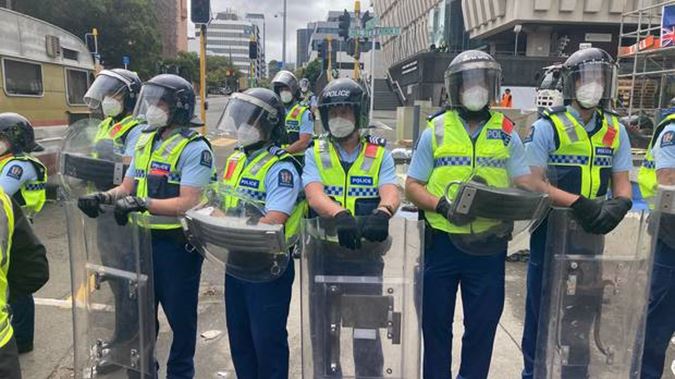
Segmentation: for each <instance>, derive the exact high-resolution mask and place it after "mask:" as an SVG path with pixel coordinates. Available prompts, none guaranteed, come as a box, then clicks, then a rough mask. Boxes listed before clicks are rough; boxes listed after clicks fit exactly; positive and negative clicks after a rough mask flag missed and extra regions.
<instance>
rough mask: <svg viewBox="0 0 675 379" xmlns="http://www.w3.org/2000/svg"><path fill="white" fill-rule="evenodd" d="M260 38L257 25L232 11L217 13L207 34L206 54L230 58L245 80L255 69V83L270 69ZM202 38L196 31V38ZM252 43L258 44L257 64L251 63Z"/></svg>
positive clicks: (255, 62) (255, 61)
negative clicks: (250, 45) (252, 41)
mask: <svg viewBox="0 0 675 379" xmlns="http://www.w3.org/2000/svg"><path fill="white" fill-rule="evenodd" d="M261 34H262V31H261V30H260V29H259V28H258V24H257V23H254V22H251V21H249V20H246V19H243V18H241V17H239V16H238V15H237V14H236V13H235V12H234V11H232V10H227V11H225V12H220V13H217V14H216V16H215V17H214V19H213V20H212V21H211V23H210V24H209V27H208V30H207V32H206V53H207V54H210V55H221V56H225V57H228V58H229V59H230V60H231V61H232V63H233V64H234V66H235V67H237V68H238V69H239V71H240V72H241V73H242V74H244V75H246V76H250V72H251V71H250V70H251V66H253V69H254V73H255V77H256V79H262V78H263V77H264V76H265V73H266V71H267V69H266V67H264V66H265V61H264V60H265V58H264V41H262V35H261ZM199 35H200V31H199V30H196V31H195V37H197V38H198V37H199ZM252 39H253V40H257V41H258V59H256V60H254V61H251V60H250V59H249V51H248V49H249V42H250V41H251V40H252ZM261 41H262V42H263V43H261ZM251 63H253V64H251Z"/></svg>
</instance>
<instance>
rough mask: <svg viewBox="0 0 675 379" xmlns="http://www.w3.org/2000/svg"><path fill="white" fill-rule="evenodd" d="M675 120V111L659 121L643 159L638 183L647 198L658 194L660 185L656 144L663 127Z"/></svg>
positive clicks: (643, 195)
mask: <svg viewBox="0 0 675 379" xmlns="http://www.w3.org/2000/svg"><path fill="white" fill-rule="evenodd" d="M673 122H675V113H671V114H669V115H668V116H666V117H664V118H663V120H661V122H659V125H658V126H657V127H656V129H654V135H653V136H652V139H651V141H650V142H649V147H648V149H647V154H646V155H645V159H644V160H643V161H642V166H641V167H640V171H638V184H639V185H640V193H642V197H643V198H645V199H647V200H648V199H651V198H653V197H654V196H656V192H657V188H658V185H659V183H658V180H657V178H656V163H655V162H654V152H653V149H654V144H655V143H656V140H657V139H658V138H659V135H661V132H663V129H665V128H666V126H667V125H670V123H673Z"/></svg>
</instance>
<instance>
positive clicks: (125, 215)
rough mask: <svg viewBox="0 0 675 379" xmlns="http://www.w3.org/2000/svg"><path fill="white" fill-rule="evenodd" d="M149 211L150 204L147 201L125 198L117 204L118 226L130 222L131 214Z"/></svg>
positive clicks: (134, 197)
mask: <svg viewBox="0 0 675 379" xmlns="http://www.w3.org/2000/svg"><path fill="white" fill-rule="evenodd" d="M147 210H148V203H147V202H146V201H145V199H142V198H140V197H137V196H125V197H123V198H121V199H119V200H117V202H116V203H115V221H117V224H118V225H126V224H127V222H128V221H129V213H132V212H145V211H147Z"/></svg>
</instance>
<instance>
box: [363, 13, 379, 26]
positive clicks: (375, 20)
mask: <svg viewBox="0 0 675 379" xmlns="http://www.w3.org/2000/svg"><path fill="white" fill-rule="evenodd" d="M379 23H380V18H379V17H377V16H373V18H371V19H370V20H368V22H366V29H372V28H375V27H377V24H379Z"/></svg>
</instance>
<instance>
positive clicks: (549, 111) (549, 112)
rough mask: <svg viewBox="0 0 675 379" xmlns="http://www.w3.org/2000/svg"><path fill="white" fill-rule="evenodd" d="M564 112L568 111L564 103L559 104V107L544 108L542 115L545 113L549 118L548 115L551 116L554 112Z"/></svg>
mask: <svg viewBox="0 0 675 379" xmlns="http://www.w3.org/2000/svg"><path fill="white" fill-rule="evenodd" d="M564 112H567V107H566V106H564V105H559V106H557V107H547V108H546V109H544V111H543V112H542V115H543V116H544V117H547V118H548V117H549V116H550V115H552V114H556V113H564Z"/></svg>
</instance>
